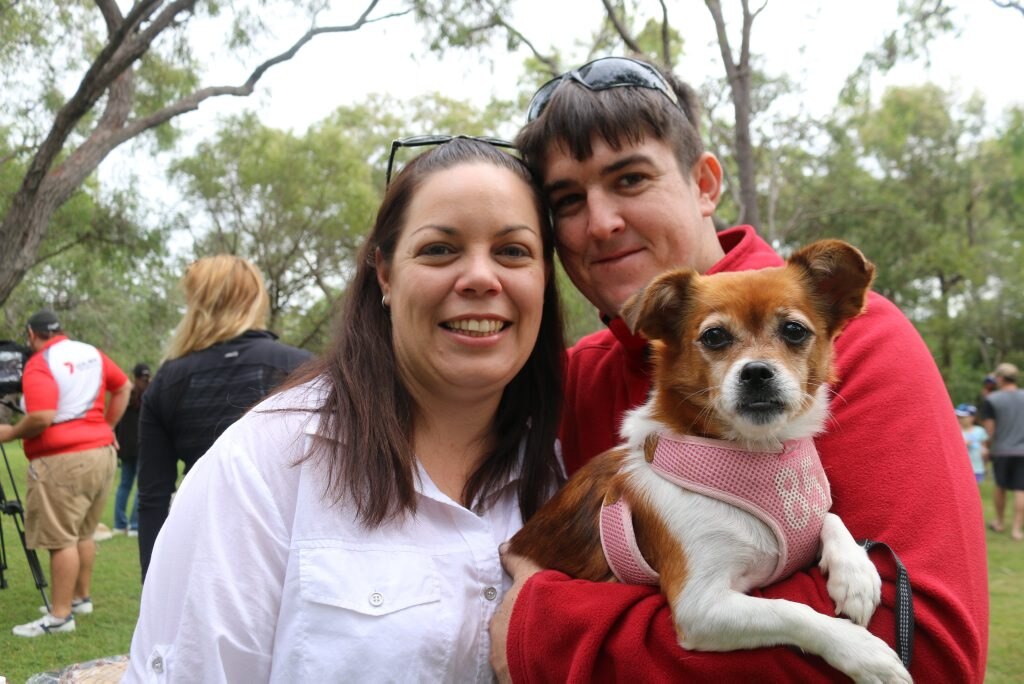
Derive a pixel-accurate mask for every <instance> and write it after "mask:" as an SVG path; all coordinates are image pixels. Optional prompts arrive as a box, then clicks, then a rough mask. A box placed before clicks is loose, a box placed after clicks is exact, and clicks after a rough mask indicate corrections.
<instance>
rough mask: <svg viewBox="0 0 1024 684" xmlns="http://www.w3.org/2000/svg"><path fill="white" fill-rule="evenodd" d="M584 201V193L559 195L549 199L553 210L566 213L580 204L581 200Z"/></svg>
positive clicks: (556, 212)
mask: <svg viewBox="0 0 1024 684" xmlns="http://www.w3.org/2000/svg"><path fill="white" fill-rule="evenodd" d="M582 201H583V195H581V194H578V193H572V194H568V195H559V196H558V197H552V198H551V200H550V201H549V204H550V205H551V211H552V212H553V213H555V214H566V213H568V212H570V211H572V210H573V209H574V208H575V207H577V206H579V204H580V202H582Z"/></svg>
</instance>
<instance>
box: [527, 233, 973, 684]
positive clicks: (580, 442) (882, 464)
mask: <svg viewBox="0 0 1024 684" xmlns="http://www.w3.org/2000/svg"><path fill="white" fill-rule="evenodd" d="M719 239H720V241H721V243H722V246H723V248H724V249H725V251H726V255H725V257H724V258H723V259H722V260H721V261H720V262H719V263H718V264H716V265H715V266H714V267H713V268H712V269H710V271H709V273H715V272H721V271H740V270H749V269H756V268H764V267H766V266H777V265H780V264H781V263H782V260H781V259H780V258H779V256H778V255H776V254H775V252H774V251H773V250H772V249H771V247H770V246H769V245H768V244H767V243H765V242H764V241H763V240H761V239H760V238H759V237H758V236H757V235H756V233H755V232H754V230H753V229H752V228H750V227H749V226H742V227H739V228H733V229H731V230H728V231H725V232H723V233H721V234H720V235H719ZM645 347H646V345H645V344H644V342H643V341H642V340H639V339H637V338H634V337H632V336H631V335H630V334H629V332H628V330H626V329H625V326H624V325H623V324H622V322H621V321H619V320H613V321H611V323H610V325H609V329H608V330H605V331H601V332H598V333H595V334H593V335H590V336H588V337H586V338H584V339H583V340H581V341H580V342H579V343H578V344H577V345H576V346H575V347H573V349H572V350H570V357H569V364H568V377H567V381H566V391H567V396H566V405H565V421H564V423H563V426H562V449H563V456H564V458H565V463H566V467H567V469H568V470H569V472H570V473H572V472H574V471H575V470H577V469H578V468H579V467H580V466H581V465H582V464H583V463H585V462H586V461H587V460H588V459H590V458H592V457H593V456H595V455H597V454H598V453H600V452H602V451H604V450H606V449H608V448H610V447H612V446H614V445H615V444H616V443H617V442H618V441H619V440H618V434H617V431H618V428H619V425H620V423H621V420H622V414H623V412H624V411H626V410H628V409H631V408H634V407H636V406H638V405H639V404H641V403H643V402H644V401H645V400H646V398H647V392H648V389H649V386H650V377H649V375H648V366H647V363H646V359H645ZM835 359H836V370H837V373H838V376H839V381H838V383H837V384H836V385H835V386H834V387H833V390H834V391H835V395H834V396H833V399H832V404H831V411H832V420H831V421H830V422H829V426H828V431H827V432H826V434H824V435H822V436H820V437H819V438H818V439H816V443H817V446H818V450H819V452H820V454H821V460H822V463H823V465H824V467H825V471H826V473H827V474H828V478H829V482H830V484H831V487H832V497H833V506H832V511H833V512H834V513H836V514H837V515H839V516H840V518H842V519H843V521H844V522H845V523H846V525H847V527H848V528H849V530H850V532H851V533H852V534H853V536H854V537H855V538H857V539H862V538H869V539H874V540H876V541H882V542H885V543H887V544H888V545H889V546H891V547H892V548H893V549H894V550H895V552H896V553H897V554H898V555H899V557H900V559H901V560H902V561H903V563H904V565H905V566H906V567H907V570H908V572H909V574H910V580H911V585H912V588H913V593H914V611H915V618H916V631H915V640H914V659H913V663H912V665H911V668H910V672H911V675H912V676H913V677H914V678H915V679H916V680H917V681H920V682H940V681H948V682H981V681H982V679H983V677H984V673H985V658H986V652H987V645H988V576H987V568H986V555H985V540H984V526H983V523H982V514H981V501H980V498H979V496H978V489H977V485H976V484H975V480H974V477H973V474H972V472H971V469H970V466H969V461H968V459H967V458H966V455H965V453H964V449H965V447H964V442H963V438H962V437H961V435H960V430H959V428H958V425H957V422H956V419H955V418H954V415H953V411H952V406H951V402H950V399H949V396H948V394H947V392H946V389H945V386H944V385H943V383H942V378H941V377H940V376H939V373H938V370H937V368H936V366H935V363H934V361H933V360H932V357H931V355H930V354H929V352H928V349H927V347H926V346H925V345H924V343H923V341H922V340H921V338H920V336H919V335H918V334H917V332H916V331H915V330H914V328H913V326H912V325H911V324H910V322H909V321H908V320H907V319H906V317H904V315H903V314H902V313H901V312H900V311H899V309H897V308H896V307H895V306H894V305H893V304H892V303H891V302H889V301H888V300H886V299H885V298H883V297H881V296H879V295H877V294H875V293H872V294H871V295H870V298H869V300H868V309H867V311H866V312H865V313H864V314H863V315H861V316H860V317H858V318H856V319H855V320H854V321H852V322H851V323H850V324H849V325H848V326H847V328H846V330H845V331H844V332H843V333H842V334H841V335H840V337H839V338H838V340H837V341H836V357H835ZM871 556H872V558H873V560H874V561H875V563H876V565H877V566H878V569H879V572H880V574H881V576H882V583H883V586H882V604H881V605H880V606H879V608H878V610H877V611H876V613H875V615H874V617H873V618H872V620H871V623H870V625H869V628H870V630H871V631H872V632H873V633H874V634H876V635H878V636H879V637H881V638H882V639H884V640H885V641H886V642H888V643H889V644H890V645H894V644H895V633H896V627H895V615H894V606H895V567H894V563H893V562H892V560H891V557H889V556H888V554H887V553H886V552H885V551H884V550H874V551H872V552H871ZM754 593H755V595H758V596H764V597H767V598H785V599H789V600H792V601H797V602H800V603H804V604H807V605H809V606H811V607H812V608H814V609H815V610H817V611H819V612H821V613H825V614H828V615H832V614H834V611H835V606H834V604H833V602H832V600H831V599H830V598H829V595H828V592H827V590H826V588H825V579H824V578H823V576H822V574H821V572H820V571H819V570H818V569H817V567H813V568H809V569H807V570H805V571H802V572H797V573H796V574H794V575H793V576H791V577H789V578H787V579H785V580H783V581H781V582H779V583H777V584H775V585H772V586H770V587H767V588H765V589H763V590H760V591H757V592H754ZM507 647H508V662H509V670H510V672H511V674H512V678H513V680H514V681H517V682H529V681H533V682H540V681H571V682H594V681H616V680H618V681H627V680H628V681H644V682H659V681H670V680H671V681H686V680H698V681H703V680H712V679H713V680H714V681H717V682H732V681H736V682H740V681H742V682H750V681H820V680H845V679H846V678H845V676H844V675H842V674H841V673H839V672H838V671H836V670H834V669H832V668H831V667H830V666H829V665H828V664H826V663H825V662H824V661H823V660H821V659H820V658H818V657H817V656H810V655H804V654H802V653H800V652H799V651H798V650H797V649H795V648H790V647H776V648H766V649H758V650H749V651H736V652H732V653H706V652H696V651H684V650H683V649H682V648H681V647H680V646H679V645H678V644H677V642H676V635H675V632H674V630H673V626H672V621H671V614H670V611H669V608H668V604H667V603H666V601H665V599H664V597H662V596H661V595H660V594H659V593H657V591H656V589H655V588H651V587H644V586H629V585H623V584H617V583H592V582H586V581H582V580H574V579H571V578H569V577H567V576H566V575H563V574H561V573H558V572H554V571H545V572H542V573H539V574H537V575H535V576H534V577H533V578H532V579H531V580H530V581H529V582H527V583H526V585H525V586H524V587H523V590H522V592H521V593H520V594H519V598H518V600H517V601H516V604H515V606H514V609H513V613H512V619H511V624H510V626H509V634H508V642H507Z"/></svg>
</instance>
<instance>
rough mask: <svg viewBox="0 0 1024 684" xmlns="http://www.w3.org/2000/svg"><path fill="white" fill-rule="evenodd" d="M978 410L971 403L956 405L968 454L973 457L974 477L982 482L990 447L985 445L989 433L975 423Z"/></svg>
mask: <svg viewBox="0 0 1024 684" xmlns="http://www.w3.org/2000/svg"><path fill="white" fill-rule="evenodd" d="M977 412H978V411H977V409H976V408H975V407H974V406H972V405H971V404H960V405H959V406H957V407H956V417H957V420H959V421H960V431H961V432H963V434H964V442H965V443H966V444H967V455H968V456H970V458H971V467H972V468H973V469H974V478H975V479H976V480H977V481H978V482H981V481H982V480H984V479H985V461H986V460H987V459H988V447H987V446H985V442H986V440H988V433H987V432H985V428H983V427H981V426H980V425H975V424H974V415H975V414H976V413H977Z"/></svg>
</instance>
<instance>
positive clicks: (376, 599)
mask: <svg viewBox="0 0 1024 684" xmlns="http://www.w3.org/2000/svg"><path fill="white" fill-rule="evenodd" d="M382 603H384V596H383V594H381V593H379V592H376V591H375V592H373V593H372V594H370V605H371V606H373V607H374V608H376V607H377V606H379V605H380V604H382Z"/></svg>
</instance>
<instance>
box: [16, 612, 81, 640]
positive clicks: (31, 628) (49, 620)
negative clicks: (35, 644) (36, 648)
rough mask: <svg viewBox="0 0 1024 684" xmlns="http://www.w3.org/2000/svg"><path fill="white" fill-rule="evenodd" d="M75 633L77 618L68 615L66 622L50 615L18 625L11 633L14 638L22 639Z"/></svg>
mask: <svg viewBox="0 0 1024 684" xmlns="http://www.w3.org/2000/svg"><path fill="white" fill-rule="evenodd" d="M74 631H75V616H74V615H73V614H72V615H68V617H67V619H66V620H61V619H60V618H55V617H53V616H52V615H50V614H49V613H47V614H46V615H44V616H43V617H41V618H39V619H38V620H33V621H32V622H26V623H25V624H24V625H18V626H17V627H15V628H14V629H12V630H11V632H12V633H13V634H14V636H20V637H37V636H42V635H44V634H59V633H61V632H74Z"/></svg>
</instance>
